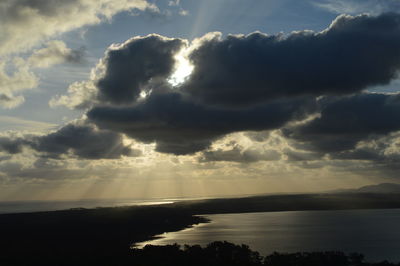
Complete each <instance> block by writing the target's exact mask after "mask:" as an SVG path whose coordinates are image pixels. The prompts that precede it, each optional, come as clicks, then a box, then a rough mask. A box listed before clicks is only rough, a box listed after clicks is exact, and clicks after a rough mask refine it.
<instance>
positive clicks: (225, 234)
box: [139, 209, 400, 262]
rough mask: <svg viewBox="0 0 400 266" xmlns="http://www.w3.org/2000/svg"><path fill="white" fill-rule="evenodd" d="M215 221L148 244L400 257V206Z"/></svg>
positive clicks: (254, 215)
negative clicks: (217, 243) (227, 245)
mask: <svg viewBox="0 0 400 266" xmlns="http://www.w3.org/2000/svg"><path fill="white" fill-rule="evenodd" d="M206 217H207V218H209V219H210V220H211V223H208V224H201V225H198V226H195V227H193V228H190V229H185V230H183V231H179V232H171V233H166V234H163V235H160V236H159V237H162V238H160V239H157V240H153V241H148V242H143V243H140V245H139V247H142V246H144V245H146V244H153V245H165V244H173V243H178V244H190V245H194V244H200V245H206V244H208V243H210V242H212V241H221V240H226V241H229V242H233V243H236V244H242V243H243V244H246V245H249V246H250V248H251V249H253V250H256V251H259V252H260V253H261V254H262V255H268V254H270V253H272V252H274V251H279V252H298V251H318V250H319V251H326V250H340V251H344V252H360V253H363V254H364V255H366V259H367V260H369V261H380V260H384V259H388V260H390V261H394V262H398V261H400V230H399V225H400V210H399V209H384V210H345V211H295V212H263V213H240V214H216V215H207V216H206Z"/></svg>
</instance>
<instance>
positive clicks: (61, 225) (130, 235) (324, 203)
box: [0, 193, 400, 266]
mask: <svg viewBox="0 0 400 266" xmlns="http://www.w3.org/2000/svg"><path fill="white" fill-rule="evenodd" d="M376 208H400V194H370V193H364V194H353V193H347V194H343V193H342V194H308V195H278V196H259V197H248V198H235V199H214V200H204V201H187V202H179V203H174V204H170V205H159V206H141V207H139V206H137V207H118V208H98V209H75V210H66V211H53V212H40V213H25V214H3V215H0V265H159V266H161V265H261V264H248V263H247V262H246V263H245V264H232V262H230V263H228V264H224V263H223V264H221V263H222V262H221V263H219V262H218V263H217V262H215V263H214V262H212V261H210V262H209V263H206V264H204V263H203V264H195V263H192V262H190V263H189V262H187V263H186V264H180V262H179V261H171V264H165V263H166V262H167V260H166V259H161V261H163V263H164V262H165V263H164V264H162V263H160V262H157V263H156V264H149V263H150V262H149V263H147V264H146V263H144V262H143V261H139V258H140V256H144V255H143V254H147V255H146V256H149V258H150V257H151V258H154V259H155V260H157V258H162V256H161V255H162V254H164V255H163V256H172V254H175V253H179V254H181V253H182V252H183V253H182V254H186V255H184V257H185V258H186V257H187V256H189V255H190V254H192V253H190V252H192V251H196V250H197V249H198V247H196V248H194V249H190V250H191V251H190V252H189V251H183V250H180V249H179V248H178V249H177V247H176V246H175V247H172V248H171V247H170V248H171V249H174V248H175V251H173V250H169V249H168V248H166V249H162V248H160V249H154V252H155V253H154V256H153V255H152V252H153V251H147V249H146V250H144V251H143V252H150V253H141V252H142V251H137V250H132V249H130V246H131V245H132V244H134V243H135V242H140V241H144V240H149V239H151V238H152V237H153V236H154V235H157V234H161V233H163V232H169V231H178V230H181V229H183V228H185V227H188V226H192V225H194V224H198V223H201V222H207V220H206V219H205V218H203V217H200V216H195V215H202V214H216V213H242V212H264V211H295V210H296V211H297V210H337V209H376ZM149 250H151V249H149ZM174 252H175V253H174ZM185 252H186V253H185ZM187 252H189V253H187ZM199 252H200V251H199ZM204 252H206V251H204ZM140 254H142V255H140ZM194 255H195V254H194ZM197 255H198V254H197ZM303 255H304V254H303ZM303 255H302V256H303ZM160 256H161V257H160ZM176 256H177V257H176V259H178V258H180V257H179V256H178V255H176ZM182 256H183V255H182ZM210 256H211V255H210ZM218 256H220V255H218ZM285 256H289V255H285ZM293 256H294V255H293ZM307 256H308V255H307ZM329 256H330V255H329ZM189 257H190V256H189ZM144 258H145V260H147V257H144ZM171 258H172V259H174V258H175V255H173V256H172V257H171ZM287 258H289V257H287ZM149 261H151V260H149ZM349 261H350V260H349ZM263 263H264V262H263ZM293 263H294V262H293ZM296 263H297V262H295V264H288V262H286V264H277V262H274V263H273V264H264V265H271V266H272V265H275V266H280V265H288V266H290V265H293V266H294V265H308V266H312V265H321V266H322V265H325V266H329V265H337V266H341V265H351V266H352V265H356V264H354V263H353V264H326V263H323V264H318V263H317V264H310V263H308V264H299V263H300V262H299V263H297V264H296ZM349 263H350V262H349ZM360 263H361V262H360ZM358 265H368V264H358ZM376 265H377V264H376ZM382 265H385V264H382ZM387 265H390V264H387Z"/></svg>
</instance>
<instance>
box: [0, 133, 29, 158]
mask: <svg viewBox="0 0 400 266" xmlns="http://www.w3.org/2000/svg"><path fill="white" fill-rule="evenodd" d="M25 144H26V142H25V141H24V140H23V139H21V138H13V137H8V136H4V137H0V152H6V153H9V154H17V153H20V152H22V149H23V147H24V145H25Z"/></svg>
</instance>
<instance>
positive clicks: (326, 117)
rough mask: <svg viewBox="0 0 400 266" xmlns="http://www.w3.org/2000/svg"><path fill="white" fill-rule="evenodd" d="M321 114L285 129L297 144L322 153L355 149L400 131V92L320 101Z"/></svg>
mask: <svg viewBox="0 0 400 266" xmlns="http://www.w3.org/2000/svg"><path fill="white" fill-rule="evenodd" d="M320 104H321V115H320V117H318V118H316V119H314V120H311V121H310V122H308V123H305V124H302V125H300V126H297V127H292V128H286V129H285V130H283V132H284V134H285V136H287V137H289V138H290V139H294V140H295V141H296V142H297V147H298V148H302V149H311V150H315V151H320V152H326V153H329V152H340V151H345V150H351V149H354V148H355V146H356V144H357V143H359V142H360V141H362V140H368V139H371V138H375V137H377V136H384V135H387V134H389V133H391V132H395V131H398V130H400V120H399V117H400V95H388V94H372V93H365V94H360V95H354V96H349V97H343V98H334V99H332V98H327V99H323V100H321V102H320Z"/></svg>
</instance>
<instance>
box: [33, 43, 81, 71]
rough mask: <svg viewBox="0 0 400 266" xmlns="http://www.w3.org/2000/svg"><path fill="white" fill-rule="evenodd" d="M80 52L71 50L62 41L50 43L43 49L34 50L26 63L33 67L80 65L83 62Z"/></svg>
mask: <svg viewBox="0 0 400 266" xmlns="http://www.w3.org/2000/svg"><path fill="white" fill-rule="evenodd" d="M83 53H84V51H83V50H82V49H81V50H72V49H70V48H68V47H67V45H66V44H65V43H64V42H62V41H51V42H48V43H47V46H46V47H45V48H42V49H39V50H36V51H34V52H33V54H32V55H31V56H30V57H29V59H28V62H29V63H30V64H31V65H32V66H34V67H42V68H45V67H50V66H52V65H55V64H60V63H63V62H69V63H80V62H82V61H83Z"/></svg>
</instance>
